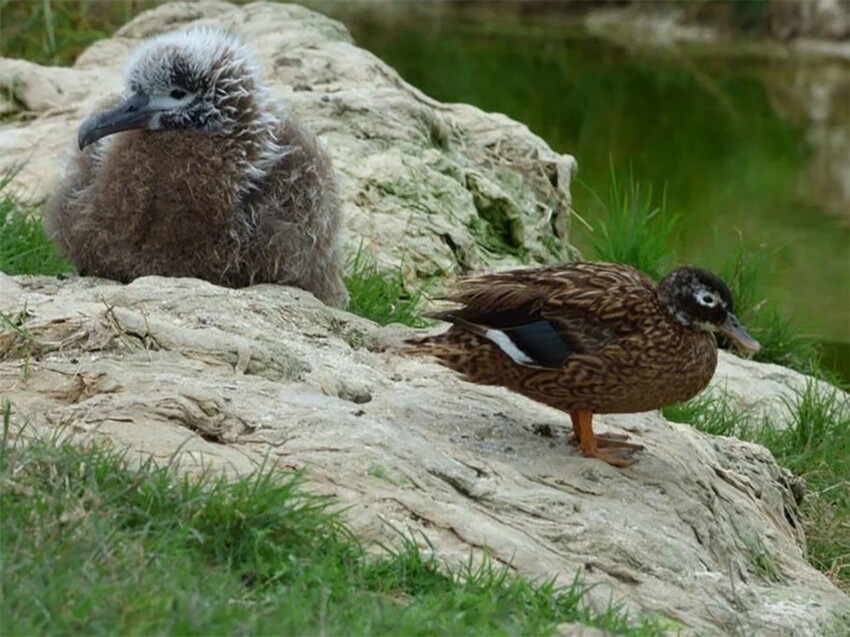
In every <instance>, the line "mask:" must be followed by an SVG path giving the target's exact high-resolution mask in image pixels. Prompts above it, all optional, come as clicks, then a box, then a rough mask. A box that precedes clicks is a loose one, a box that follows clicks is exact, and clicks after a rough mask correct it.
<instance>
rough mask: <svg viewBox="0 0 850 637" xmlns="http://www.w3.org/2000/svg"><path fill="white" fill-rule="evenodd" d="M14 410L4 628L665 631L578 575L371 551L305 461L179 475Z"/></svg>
mask: <svg viewBox="0 0 850 637" xmlns="http://www.w3.org/2000/svg"><path fill="white" fill-rule="evenodd" d="M4 411H5V414H4V418H3V425H4V433H3V438H2V442H0V485H2V491H0V508H2V510H3V516H2V522H0V524H2V533H0V560H2V563H3V584H4V586H3V594H2V600H0V633H2V634H3V635H34V634H87V635H113V634H128V635H145V634H198V635H200V634H273V633H274V634H332V635H342V634H360V635H366V634H369V635H372V634H374V635H381V634H392V635H402V634H452V635H478V634H493V633H497V634H515V635H544V634H551V633H552V632H553V631H554V627H555V626H556V625H557V624H558V623H561V622H568V621H569V622H581V623H586V624H590V625H595V626H599V627H602V628H605V629H607V630H609V631H612V632H615V633H618V634H624V635H660V634H662V631H661V630H660V629H658V628H656V627H655V626H656V625H655V624H654V623H649V622H644V623H641V624H640V625H639V626H638V627H630V624H629V623H628V621H627V618H626V617H625V615H624V614H623V613H621V612H619V611H618V610H616V609H613V608H612V609H609V610H608V611H607V612H604V613H601V614H597V613H594V612H592V611H590V610H589V609H588V608H586V607H585V606H584V605H583V603H582V597H583V595H584V593H585V592H586V590H587V589H586V587H584V586H582V585H581V584H580V583H579V582H578V581H576V582H574V583H573V585H572V586H568V587H556V586H554V585H553V584H552V583H551V582H542V583H532V582H529V581H528V580H525V579H522V578H519V577H516V576H514V575H512V574H511V573H510V572H509V571H508V570H507V569H503V568H498V567H496V566H494V565H493V564H492V563H489V562H485V563H483V564H481V565H475V566H473V565H471V564H469V565H467V566H465V567H461V568H457V569H454V570H452V569H448V568H444V567H443V565H441V564H440V563H439V562H438V561H437V560H436V559H435V558H434V557H433V556H432V555H431V554H430V553H429V552H428V551H424V550H422V549H420V548H419V546H418V545H417V544H416V543H415V542H413V541H412V540H411V539H409V538H408V539H405V538H400V540H401V542H400V545H399V547H398V548H397V549H394V550H385V551H382V552H380V554H379V555H377V556H370V555H368V554H367V552H366V551H365V549H364V547H363V546H362V545H361V544H360V543H359V542H358V541H357V540H356V539H355V537H354V535H353V534H352V533H351V531H349V530H348V529H346V527H345V526H344V525H343V524H342V522H341V521H340V518H339V517H338V515H337V514H335V513H332V512H331V511H330V510H329V509H328V506H329V505H330V504H331V501H330V500H328V499H326V498H320V497H317V496H313V495H310V494H308V493H307V492H305V491H304V490H303V489H302V486H301V478H300V476H299V475H293V474H284V473H282V472H280V471H276V470H273V469H271V468H262V469H260V470H258V471H257V472H256V473H255V474H253V475H250V476H246V477H243V478H241V479H238V480H235V481H231V482H228V481H226V480H224V479H223V478H220V477H213V476H206V477H204V478H191V477H186V476H183V477H180V476H179V475H178V472H177V471H175V467H157V466H155V465H154V464H153V463H152V462H151V461H147V462H144V463H142V465H141V467H140V468H138V469H133V468H131V466H130V465H131V463H130V462H129V461H128V458H127V457H126V456H125V455H122V454H119V453H117V452H115V451H112V450H108V449H106V448H103V447H98V446H88V447H86V448H80V447H77V446H74V445H72V444H68V443H62V442H59V441H58V440H57V439H36V440H34V441H32V442H27V443H23V442H22V440H21V438H20V437H17V440H16V441H15V443H14V444H12V441H11V439H12V438H11V433H10V411H11V409H10V407H9V405H8V403H7V404H6V405H5V409H4ZM16 435H17V436H19V434H16Z"/></svg>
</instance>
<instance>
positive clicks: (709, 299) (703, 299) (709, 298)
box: [697, 292, 717, 307]
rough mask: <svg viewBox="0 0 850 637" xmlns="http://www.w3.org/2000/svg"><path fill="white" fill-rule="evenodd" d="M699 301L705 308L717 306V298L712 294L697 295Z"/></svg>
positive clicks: (701, 293)
mask: <svg viewBox="0 0 850 637" xmlns="http://www.w3.org/2000/svg"><path fill="white" fill-rule="evenodd" d="M697 301H699V304H700V305H702V306H704V307H714V306H715V305H717V297H716V296H714V295H713V294H712V293H711V292H699V293H698V294H697Z"/></svg>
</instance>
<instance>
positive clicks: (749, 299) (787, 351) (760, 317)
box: [718, 247, 821, 374]
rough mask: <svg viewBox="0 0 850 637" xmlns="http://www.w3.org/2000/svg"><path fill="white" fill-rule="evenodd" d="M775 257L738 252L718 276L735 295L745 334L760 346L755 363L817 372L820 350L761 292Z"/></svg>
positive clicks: (765, 252) (763, 252)
mask: <svg viewBox="0 0 850 637" xmlns="http://www.w3.org/2000/svg"><path fill="white" fill-rule="evenodd" d="M773 262H774V255H773V254H772V253H771V252H770V251H769V250H767V249H766V248H764V247H763V248H761V249H757V250H744V249H743V248H740V249H738V251H737V253H735V254H733V256H731V257H729V258H728V259H727V260H726V261H725V263H724V264H723V266H722V267H721V269H720V271H719V272H718V274H719V275H720V277H721V278H722V279H723V280H724V281H726V283H727V284H728V285H729V287H730V288H731V289H732V290H733V292H734V294H735V312H736V314H737V315H738V318H739V319H740V320H741V322H742V323H743V324H744V325H746V326H747V329H748V331H749V332H750V333H751V334H752V335H753V336H754V337H755V338H756V339H758V341H759V343H761V346H762V349H761V351H760V352H759V353H758V354H756V355H755V357H754V358H755V360H758V361H764V362H769V363H776V364H778V365H785V366H786V367H791V368H793V369H796V370H798V371H801V372H804V373H809V374H812V373H818V372H820V371H821V370H820V365H819V359H820V348H819V347H818V345H817V343H815V342H814V341H812V340H809V339H807V338H805V337H803V336H801V335H800V332H799V329H798V328H797V327H796V326H795V325H794V324H793V322H792V321H790V320H789V319H787V318H785V317H783V316H782V315H781V313H780V312H779V310H778V309H777V308H776V306H775V304H773V303H772V302H771V301H770V299H767V298H765V297H764V296H763V295H762V294H761V292H760V290H761V287H762V286H761V281H762V280H763V277H764V275H765V273H768V272H770V270H771V263H773Z"/></svg>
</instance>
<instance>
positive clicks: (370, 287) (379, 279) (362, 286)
mask: <svg viewBox="0 0 850 637" xmlns="http://www.w3.org/2000/svg"><path fill="white" fill-rule="evenodd" d="M345 286H346V287H347V288H348V293H349V295H350V299H349V303H348V311H349V312H351V313H352V314H357V315H358V316H362V317H365V318H368V319H370V320H372V321H375V322H376V323H378V324H380V325H388V324H390V323H403V324H404V325H410V326H412V327H424V326H425V325H428V321H427V320H426V319H424V318H423V317H422V304H423V298H422V295H423V293H424V292H425V288H426V287H427V283H426V284H423V285H421V286H420V287H419V288H418V289H417V290H416V291H415V292H413V293H409V292H408V291H407V289H406V286H405V282H404V277H403V275H402V272H401V267H399V268H398V269H397V270H395V271H393V272H384V271H381V270H379V269H378V266H377V265H376V263H375V260H374V259H373V258H372V257H371V256H370V255H369V254H368V253H367V252H365V251H364V250H363V248H362V247H361V248H360V249H359V250H358V251H357V253H356V254H355V255H354V256H353V257H352V258H351V259H350V260H349V263H348V265H347V267H346V274H345Z"/></svg>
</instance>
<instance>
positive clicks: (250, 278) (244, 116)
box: [45, 29, 347, 305]
mask: <svg viewBox="0 0 850 637" xmlns="http://www.w3.org/2000/svg"><path fill="white" fill-rule="evenodd" d="M175 89H177V90H178V91H179V92H178V93H176V94H177V95H179V93H184V94H186V93H187V92H188V93H189V97H192V98H193V99H194V100H195V101H194V102H189V98H185V99H183V100H182V101H181V100H180V99H178V98H171V97H169V91H174V90H175ZM128 93H130V94H132V95H136V96H142V97H141V98H140V99H144V100H148V102H145V103H151V104H153V103H154V102H155V101H156V100H158V102H156V103H157V104H174V105H175V106H174V108H173V109H172V111H165V110H163V108H160V109H159V111H158V112H157V114H156V117H149V118H148V120H149V121H146V122H145V125H146V127H143V126H141V125H136V126H129V125H127V126H125V127H124V128H121V129H118V130H119V131H123V132H119V134H113V133H114V132H118V131H114V130H110V131H109V132H103V133H100V134H98V135H93V134H91V132H90V131H91V128H92V126H93V125H91V124H89V122H87V123H86V124H85V125H84V126H83V129H81V141H80V145H81V146H85V147H84V148H83V149H82V150H80V151H75V152H74V156H73V158H72V159H71V162H70V164H69V168H68V171H67V174H66V176H65V178H64V180H63V181H62V183H61V184H60V186H59V188H58V189H57V191H56V193H55V195H54V196H53V197H52V199H51V201H50V203H49V205H48V207H47V210H46V215H45V226H46V230H47V232H48V234H49V236H51V237H53V239H54V240H55V241H56V243H57V244H58V246H59V247H60V249H61V251H62V252H63V254H65V255H66V256H67V257H68V258H69V259H70V260H71V261H72V262H73V264H74V265H75V266H76V267H77V268H78V269H79V270H80V271H81V272H82V273H84V274H89V275H96V276H103V277H106V278H112V279H116V280H119V281H125V282H126V281H130V280H132V279H134V278H136V277H139V276H143V275H151V274H157V275H163V276H191V277H198V278H202V279H206V280H208V281H211V282H213V283H217V284H220V285H226V286H231V287H242V286H246V285H252V284H256V283H267V282H272V283H281V284H289V285H295V286H299V287H302V288H304V289H306V290H309V291H311V292H313V293H314V294H315V295H316V296H317V297H318V298H320V299H321V300H323V301H325V302H327V303H332V304H335V305H343V304H344V303H345V302H346V298H347V293H346V290H345V286H344V284H343V282H342V277H341V249H340V246H339V231H340V225H341V219H340V211H339V196H338V192H337V185H336V179H335V176H334V172H333V168H332V166H331V162H330V158H329V157H328V155H327V153H326V152H325V151H324V150H323V149H322V148H321V147H320V146H319V143H318V141H317V140H316V138H315V136H314V135H312V134H311V133H310V132H308V131H307V130H306V129H304V128H303V127H302V126H301V125H300V124H299V123H298V122H297V121H296V120H295V119H294V118H293V117H292V115H291V114H289V113H288V112H287V111H285V110H283V109H282V108H281V107H280V105H279V104H278V103H276V102H275V101H274V100H272V99H271V98H270V97H269V96H268V95H267V93H266V91H265V89H264V88H263V87H262V85H261V84H260V83H259V77H258V75H257V72H256V68H255V66H254V63H253V61H252V60H251V58H250V55H249V54H248V53H247V52H246V51H245V50H244V48H243V47H242V46H241V44H239V43H238V42H237V41H236V40H235V39H233V38H231V37H230V36H227V35H226V34H224V33H222V32H218V31H215V30H211V29H195V30H190V31H188V32H181V33H176V34H168V35H166V36H161V37H160V38H159V39H155V40H153V41H151V42H149V43H147V44H146V45H144V46H143V47H142V49H141V50H140V52H139V53H138V54H137V55H136V57H135V58H134V59H133V60H131V62H130V64H129V66H128ZM172 94H174V93H172ZM184 102H185V103H184ZM117 103H118V101H117V100H112V102H111V103H110V104H109V106H112V107H115V106H116V104H117ZM181 109H182V110H181ZM96 117H97V116H96ZM96 117H94V118H92V119H91V120H89V121H93V120H95V119H96ZM101 117H102V115H101ZM87 127H88V128H87ZM101 128H103V126H102V127H101ZM127 128H143V129H142V130H126V129H127ZM86 131H89V132H88V133H86ZM87 134H88V135H89V136H90V137H86V135H87ZM101 137H102V138H101ZM90 138H93V141H89V139H90Z"/></svg>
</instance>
